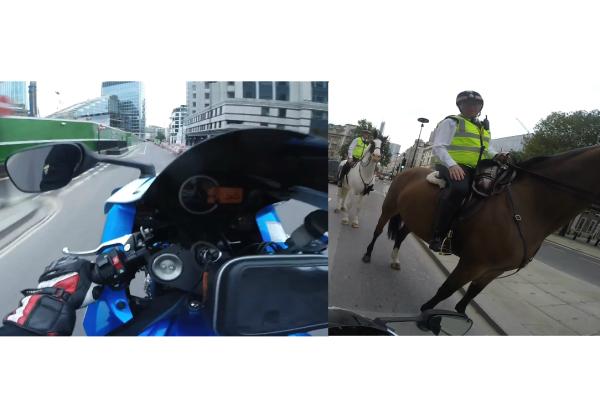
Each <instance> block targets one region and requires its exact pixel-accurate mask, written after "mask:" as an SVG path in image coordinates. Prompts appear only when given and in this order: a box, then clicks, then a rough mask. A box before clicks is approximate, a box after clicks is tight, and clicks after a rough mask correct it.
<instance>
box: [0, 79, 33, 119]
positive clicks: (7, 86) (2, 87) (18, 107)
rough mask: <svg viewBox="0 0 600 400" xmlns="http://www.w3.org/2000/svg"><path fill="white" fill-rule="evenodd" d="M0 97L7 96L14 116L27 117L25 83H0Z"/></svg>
mask: <svg viewBox="0 0 600 400" xmlns="http://www.w3.org/2000/svg"><path fill="white" fill-rule="evenodd" d="M0 96H7V97H8V98H9V99H10V101H11V103H12V104H13V106H14V107H15V108H14V112H15V114H16V115H27V108H28V107H29V100H28V96H27V82H26V81H0Z"/></svg>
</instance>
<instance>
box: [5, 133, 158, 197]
mask: <svg viewBox="0 0 600 400" xmlns="http://www.w3.org/2000/svg"><path fill="white" fill-rule="evenodd" d="M99 162H105V163H108V164H115V165H122V166H126V167H133V168H138V169H139V170H140V172H141V177H148V176H154V175H155V170H154V166H152V165H148V164H143V163H138V162H132V161H125V160H120V159H114V158H109V157H100V156H98V155H96V154H94V153H93V152H92V151H90V150H89V149H88V148H87V147H85V146H84V145H83V144H81V143H74V142H73V143H71V142H67V143H53V144H45V145H41V146H36V147H31V148H27V149H24V150H20V151H18V152H16V153H13V154H11V155H10V156H9V157H8V158H7V159H6V162H5V165H6V173H7V174H8V176H9V177H10V180H11V181H12V183H13V184H14V185H15V186H16V187H17V189H19V190H20V191H22V192H25V193H42V192H47V191H50V190H56V189H60V188H62V187H65V186H67V185H68V184H69V182H71V180H72V179H73V178H74V177H76V176H78V175H80V174H82V173H83V172H85V171H87V170H88V169H90V168H92V167H94V166H95V165H96V164H97V163H99Z"/></svg>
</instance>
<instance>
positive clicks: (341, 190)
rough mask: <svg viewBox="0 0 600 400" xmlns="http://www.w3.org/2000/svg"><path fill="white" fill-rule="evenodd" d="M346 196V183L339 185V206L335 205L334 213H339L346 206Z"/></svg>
mask: <svg viewBox="0 0 600 400" xmlns="http://www.w3.org/2000/svg"><path fill="white" fill-rule="evenodd" d="M344 196H345V194H344V185H342V186H341V187H338V193H337V197H338V198H337V206H336V207H335V210H333V212H334V213H339V212H340V210H342V209H343V208H344Z"/></svg>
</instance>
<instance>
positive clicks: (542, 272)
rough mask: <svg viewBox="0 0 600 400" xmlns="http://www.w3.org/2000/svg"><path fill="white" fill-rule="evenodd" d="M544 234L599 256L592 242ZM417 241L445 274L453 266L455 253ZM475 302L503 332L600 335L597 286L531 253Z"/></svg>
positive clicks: (556, 241)
mask: <svg viewBox="0 0 600 400" xmlns="http://www.w3.org/2000/svg"><path fill="white" fill-rule="evenodd" d="M546 240H547V241H549V242H552V243H554V244H557V245H560V246H563V247H566V248H569V249H571V250H573V251H576V252H580V253H582V254H585V255H588V256H590V257H595V258H599V259H600V248H598V247H594V246H593V244H594V243H595V242H591V244H587V243H585V242H583V241H574V240H572V239H569V238H565V237H562V236H558V235H550V236H549V237H548V238H547V239H546ZM418 242H419V243H420V244H421V245H422V246H423V248H424V249H426V250H427V251H428V252H429V254H430V255H431V257H432V258H433V259H434V260H435V261H436V262H437V264H438V266H439V267H440V268H442V270H443V271H444V272H445V273H446V274H449V273H450V272H451V271H452V270H453V269H454V268H455V267H456V264H457V262H458V257H456V256H454V255H448V256H446V255H440V254H437V253H433V252H432V251H431V250H429V248H428V246H427V244H426V243H425V242H423V241H421V240H418ZM512 272H513V271H511V272H508V273H507V274H505V275H509V274H510V273H512ZM473 302H474V303H475V305H476V306H477V308H478V310H479V311H481V312H483V313H484V314H486V315H487V316H488V317H489V319H490V320H493V321H494V323H495V325H496V326H497V327H498V328H499V329H500V330H501V331H502V332H503V333H504V334H506V335H600V287H598V286H596V285H594V284H591V283H588V282H585V281H583V280H580V279H578V278H575V277H573V276H571V275H568V274H566V273H564V272H561V271H559V270H557V269H555V268H553V267H551V266H549V265H547V264H545V263H543V262H541V261H539V260H536V259H535V258H534V259H533V260H532V261H531V262H530V263H529V264H528V265H527V266H526V267H525V268H523V269H522V270H521V271H519V272H518V273H517V274H514V275H511V276H507V277H505V278H498V279H496V280H495V281H493V282H492V283H490V284H489V285H488V286H487V287H486V288H485V289H484V290H483V291H482V292H481V293H480V294H479V295H478V296H477V297H476V298H475V300H473Z"/></svg>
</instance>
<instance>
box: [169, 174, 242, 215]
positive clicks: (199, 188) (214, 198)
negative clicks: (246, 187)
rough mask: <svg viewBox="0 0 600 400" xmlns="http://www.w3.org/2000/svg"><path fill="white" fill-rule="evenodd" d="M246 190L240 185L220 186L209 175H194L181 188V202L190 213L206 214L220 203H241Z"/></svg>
mask: <svg viewBox="0 0 600 400" xmlns="http://www.w3.org/2000/svg"><path fill="white" fill-rule="evenodd" d="M243 195H244V191H243V189H242V188H240V187H226V186H219V183H218V182H217V181H216V180H215V179H214V178H211V177H210V176H207V175H194V176H192V177H190V178H188V179H186V180H185V181H184V182H183V184H182V185H181V187H180V188H179V204H181V206H182V207H183V209H184V210H186V211H187V212H189V213H190V214H195V215H204V214H208V213H210V212H212V211H214V210H215V209H216V208H217V207H218V206H219V205H220V204H240V203H242V201H243Z"/></svg>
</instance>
